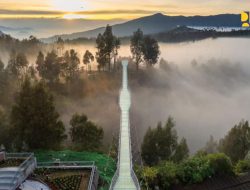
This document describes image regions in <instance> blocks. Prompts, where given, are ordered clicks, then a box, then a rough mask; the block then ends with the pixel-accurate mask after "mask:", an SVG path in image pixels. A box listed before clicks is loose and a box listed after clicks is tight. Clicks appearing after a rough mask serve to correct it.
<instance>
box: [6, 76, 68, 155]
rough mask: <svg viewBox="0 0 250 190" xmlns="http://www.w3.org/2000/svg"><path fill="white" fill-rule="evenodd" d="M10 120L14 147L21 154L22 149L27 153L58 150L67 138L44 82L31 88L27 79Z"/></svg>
mask: <svg viewBox="0 0 250 190" xmlns="http://www.w3.org/2000/svg"><path fill="white" fill-rule="evenodd" d="M10 120H11V126H12V130H11V133H12V137H13V142H14V146H15V148H16V149H17V150H19V151H20V150H22V149H23V147H26V148H27V149H28V150H35V149H54V148H58V147H59V146H60V143H61V142H62V140H63V139H65V138H66V136H65V135H64V131H65V128H64V125H63V123H62V122H61V121H60V120H59V114H58V113H57V112H56V110H55V106H54V102H53V96H52V95H50V94H49V93H48V92H47V90H46V88H45V87H44V84H43V83H42V82H39V83H35V84H34V85H32V84H31V82H30V80H29V79H28V78H26V79H25V81H24V83H23V84H22V87H21V91H20V92H19V93H18V96H17V99H16V101H15V104H14V105H13V107H12V111H11V117H10Z"/></svg>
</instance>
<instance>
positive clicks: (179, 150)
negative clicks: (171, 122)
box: [173, 138, 189, 162]
mask: <svg viewBox="0 0 250 190" xmlns="http://www.w3.org/2000/svg"><path fill="white" fill-rule="evenodd" d="M188 156H189V149H188V145H187V141H186V139H185V138H182V139H181V141H180V143H179V144H178V146H177V147H176V150H175V153H174V155H173V161H175V162H181V161H182V160H184V159H187V158H188Z"/></svg>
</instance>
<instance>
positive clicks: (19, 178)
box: [6, 153, 36, 190]
mask: <svg viewBox="0 0 250 190" xmlns="http://www.w3.org/2000/svg"><path fill="white" fill-rule="evenodd" d="M6 159H25V161H24V162H23V163H22V164H21V165H20V166H19V167H18V170H17V171H16V173H15V175H14V176H13V177H12V180H11V183H10V185H11V187H10V190H15V189H16V188H17V187H19V186H20V185H21V183H22V182H23V181H24V180H25V179H26V178H27V177H28V176H29V175H30V174H31V173H32V172H33V170H34V169H35V168H36V158H35V157H34V154H33V153H6Z"/></svg>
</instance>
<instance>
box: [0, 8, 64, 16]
mask: <svg viewBox="0 0 250 190" xmlns="http://www.w3.org/2000/svg"><path fill="white" fill-rule="evenodd" d="M0 14H5V15H62V14H66V12H62V11H40V10H8V9H0Z"/></svg>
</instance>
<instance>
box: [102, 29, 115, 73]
mask: <svg viewBox="0 0 250 190" xmlns="http://www.w3.org/2000/svg"><path fill="white" fill-rule="evenodd" d="M103 38H104V42H105V54H106V56H107V61H108V70H109V71H110V70H111V58H112V57H111V54H112V52H113V49H114V35H113V32H112V26H109V25H107V26H106V29H105V31H104V33H103Z"/></svg>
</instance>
